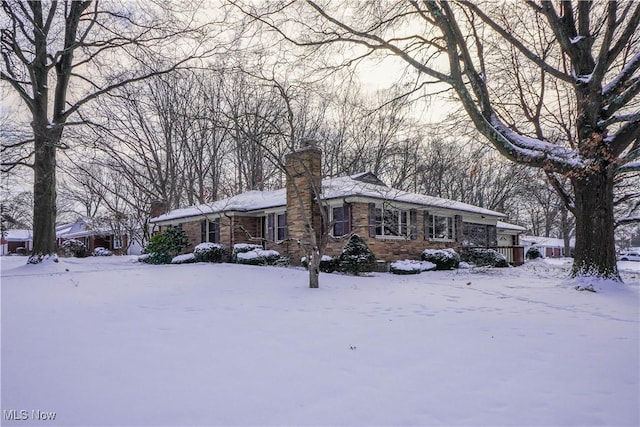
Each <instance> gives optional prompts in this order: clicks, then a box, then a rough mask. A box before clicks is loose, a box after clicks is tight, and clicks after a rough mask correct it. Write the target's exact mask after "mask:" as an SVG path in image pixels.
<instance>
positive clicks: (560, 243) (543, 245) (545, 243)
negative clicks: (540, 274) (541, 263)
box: [520, 235, 576, 258]
mask: <svg viewBox="0 0 640 427" xmlns="http://www.w3.org/2000/svg"><path fill="white" fill-rule="evenodd" d="M520 242H521V243H522V245H523V246H524V250H525V254H526V253H527V252H528V251H529V249H530V248H532V247H534V248H537V249H538V251H540V254H541V255H542V256H543V257H545V258H563V257H570V256H572V254H570V253H569V254H566V253H565V251H564V240H563V239H556V238H554V237H539V236H528V235H524V236H520ZM575 244H576V241H575V239H570V240H569V247H570V248H571V252H573V251H574V250H575Z"/></svg>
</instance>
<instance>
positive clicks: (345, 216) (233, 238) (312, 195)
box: [150, 146, 523, 263]
mask: <svg viewBox="0 0 640 427" xmlns="http://www.w3.org/2000/svg"><path fill="white" fill-rule="evenodd" d="M321 166H322V153H321V151H320V150H319V149H318V148H317V147H315V146H306V147H303V148H301V149H299V150H297V151H295V152H293V153H290V154H288V155H287V156H286V157H285V168H286V171H287V182H286V187H285V188H282V189H278V190H272V191H248V192H245V193H242V194H238V195H236V196H233V197H230V198H227V199H224V200H218V201H216V202H212V203H207V204H202V205H197V206H190V207H186V208H181V209H175V210H171V211H169V212H165V213H161V211H160V210H159V209H158V206H161V205H154V206H153V207H152V210H153V211H154V212H153V213H152V218H151V220H150V222H151V223H152V224H153V227H154V231H155V232H158V231H161V230H163V229H164V228H166V227H181V228H182V229H183V230H184V231H185V233H186V234H187V236H188V238H189V241H190V242H191V246H190V247H189V248H187V251H190V250H192V249H193V246H195V245H196V244H198V243H201V242H205V241H209V242H215V243H221V244H223V245H225V246H227V247H232V246H233V245H234V244H236V243H261V244H263V245H264V246H265V247H267V248H269V249H276V250H278V251H279V252H280V253H281V254H282V255H285V256H288V257H289V258H290V260H291V262H293V263H296V261H297V260H299V259H300V257H301V256H302V255H303V253H302V251H301V250H300V247H299V243H305V242H308V241H309V234H308V233H309V230H310V229H312V230H314V231H315V232H316V233H318V232H319V230H320V229H321V226H322V224H324V223H328V224H329V225H330V227H329V235H330V236H329V241H328V243H327V246H326V250H325V253H326V254H327V255H337V254H339V253H340V251H341V250H342V247H343V246H344V244H345V242H346V238H347V237H348V236H349V235H350V234H351V233H357V234H359V235H360V236H361V237H362V238H363V239H364V240H365V241H366V243H367V244H368V245H369V247H370V248H371V250H372V251H373V253H374V254H375V255H376V257H377V258H378V259H379V260H383V261H386V262H391V261H395V260H400V259H407V258H413V259H415V258H418V257H419V256H420V254H421V252H422V251H423V250H424V249H426V248H449V247H453V248H460V247H462V246H479V247H497V246H498V242H499V241H505V242H508V243H509V245H505V247H507V246H514V244H515V243H518V242H517V239H516V240H514V237H513V236H515V235H517V234H518V233H519V232H520V230H519V229H518V230H515V229H508V228H507V227H506V226H505V227H502V228H501V229H500V230H499V229H498V227H497V225H498V220H500V219H502V218H503V217H504V216H505V215H504V214H502V213H500V212H496V211H492V210H489V209H484V208H481V207H478V206H473V205H470V204H466V203H461V202H457V201H453V200H447V199H442V198H438V197H432V196H426V195H422V194H416V193H410V192H406V191H402V190H398V189H394V188H390V187H388V186H386V185H385V184H384V183H383V182H382V181H380V179H378V178H377V177H376V176H375V175H373V174H371V173H361V174H357V175H351V176H344V177H339V178H330V179H324V180H323V179H322V178H321V170H322V167H321ZM318 196H319V197H318ZM321 207H322V208H324V209H325V210H324V212H326V215H322V210H321ZM323 217H324V219H323ZM516 227H517V226H516ZM503 236H507V237H503ZM317 237H320V236H319V234H317ZM511 259H512V260H513V259H514V257H513V256H512V257H511ZM514 262H515V263H522V262H523V259H516V260H514Z"/></svg>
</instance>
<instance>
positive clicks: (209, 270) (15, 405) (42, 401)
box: [1, 256, 640, 426]
mask: <svg viewBox="0 0 640 427" xmlns="http://www.w3.org/2000/svg"><path fill="white" fill-rule="evenodd" d="M132 260H133V258H129V257H115V256H114V257H94V258H86V259H62V260H61V262H60V263H58V264H50V265H37V266H26V265H23V263H24V261H25V259H24V258H18V257H3V258H2V259H1V263H2V288H1V289H2V294H1V297H2V307H1V308H2V319H1V320H2V352H1V355H2V384H1V385H2V389H1V390H2V410H3V414H2V416H3V425H20V426H26V425H32V424H36V425H47V426H52V425H65V426H67V425H84V426H92V425H114V426H115V425H119V426H125V425H126V426H138V425H148V426H151V425H154V426H160V425H171V426H174V425H175V426H177V425H180V426H195V425H198V426H202V425H468V426H479V425H527V426H533V425H549V426H551V425H553V426H563V425H575V426H578V425H609V426H617V425H634V426H637V425H639V424H640V409H639V402H640V383H639V377H640V374H639V369H640V356H639V349H640V340H639V337H640V319H639V306H640V304H639V293H640V292H639V291H640V263H631V262H629V263H624V265H623V263H621V264H620V265H621V268H622V269H623V270H624V271H625V273H624V278H625V281H626V285H624V286H621V287H619V288H617V289H608V290H604V291H602V292H599V293H592V292H578V291H575V290H573V289H572V288H571V287H570V286H569V285H568V284H567V282H566V281H565V277H566V273H567V268H568V263H567V262H566V261H560V262H555V263H554V264H549V263H547V262H544V261H537V262H531V263H529V264H527V265H526V266H523V267H519V268H510V269H499V270H498V269H496V270H492V269H482V270H474V269H465V270H458V271H450V272H448V271H447V272H440V271H438V272H436V271H432V272H424V273H422V274H419V275H410V276H394V275H391V274H382V273H380V274H375V275H374V276H373V277H350V276H344V275H339V274H330V275H329V274H322V275H321V276H320V280H321V281H320V289H308V288H307V273H306V272H305V271H303V270H300V269H294V268H280V267H253V266H247V265H231V264H183V265H168V266H152V265H142V264H138V263H134V262H132ZM23 411H24V412H23ZM38 411H42V412H40V414H41V415H42V414H43V413H44V414H45V415H46V416H47V417H51V416H53V414H49V413H50V412H54V413H55V419H54V420H53V421H37V420H35V419H34V417H37V416H38V414H39V412H38ZM12 417H13V418H28V419H27V420H24V421H18V420H13V421H10V420H8V418H12Z"/></svg>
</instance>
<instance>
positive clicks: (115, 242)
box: [113, 236, 122, 249]
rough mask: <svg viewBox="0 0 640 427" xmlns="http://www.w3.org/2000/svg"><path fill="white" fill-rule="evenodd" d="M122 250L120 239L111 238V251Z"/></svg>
mask: <svg viewBox="0 0 640 427" xmlns="http://www.w3.org/2000/svg"><path fill="white" fill-rule="evenodd" d="M121 248H122V237H120V236H113V249H121Z"/></svg>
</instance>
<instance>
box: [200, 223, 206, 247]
mask: <svg viewBox="0 0 640 427" xmlns="http://www.w3.org/2000/svg"><path fill="white" fill-rule="evenodd" d="M206 241H207V220H206V219H203V220H202V221H200V243H203V242H206Z"/></svg>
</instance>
